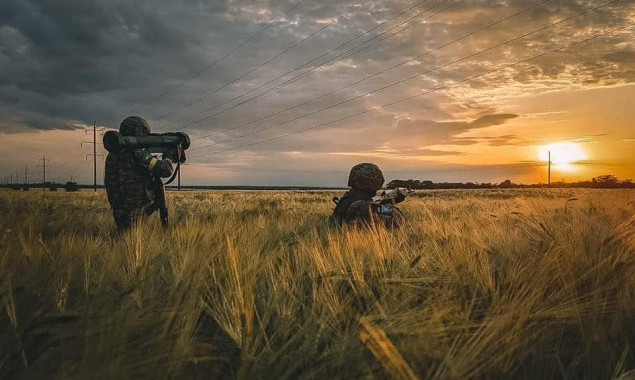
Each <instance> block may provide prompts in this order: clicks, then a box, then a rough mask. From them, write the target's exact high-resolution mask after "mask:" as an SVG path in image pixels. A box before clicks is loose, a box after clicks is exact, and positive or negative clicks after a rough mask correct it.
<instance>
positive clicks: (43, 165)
mask: <svg viewBox="0 0 635 380" xmlns="http://www.w3.org/2000/svg"><path fill="white" fill-rule="evenodd" d="M40 162H42V164H40ZM38 167H40V168H42V190H43V191H46V168H50V167H51V166H50V165H47V164H46V155H44V154H43V155H42V158H40V159H39V160H38Z"/></svg>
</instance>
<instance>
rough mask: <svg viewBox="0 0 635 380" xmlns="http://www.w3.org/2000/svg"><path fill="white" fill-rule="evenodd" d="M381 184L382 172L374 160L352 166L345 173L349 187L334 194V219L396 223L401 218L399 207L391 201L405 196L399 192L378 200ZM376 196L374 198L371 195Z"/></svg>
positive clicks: (337, 220) (338, 220) (388, 224)
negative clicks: (390, 198) (393, 197)
mask: <svg viewBox="0 0 635 380" xmlns="http://www.w3.org/2000/svg"><path fill="white" fill-rule="evenodd" d="M383 184H384V175H383V173H382V172H381V170H380V169H379V167H378V166H377V165H375V164H371V163H362V164H357V165H355V166H353V168H352V169H351V172H350V174H349V176H348V186H349V187H350V188H351V189H350V190H349V191H347V192H346V194H344V196H343V197H342V198H341V199H338V198H333V200H334V201H335V203H336V206H335V209H334V210H333V219H334V220H335V221H336V222H337V223H338V224H340V225H341V224H343V223H361V224H368V223H371V219H372V222H379V223H380V224H383V225H385V226H386V227H398V226H400V225H401V224H402V222H403V215H402V214H401V211H400V210H399V209H398V208H397V207H395V206H394V205H393V204H394V203H399V202H401V201H403V200H404V199H405V196H404V195H403V194H401V193H397V198H396V199H394V200H392V201H391V203H386V204H384V203H383V202H381V201H379V200H377V199H376V198H377V197H376V194H377V191H378V190H379V189H381V187H382V185H383ZM373 198H375V199H373Z"/></svg>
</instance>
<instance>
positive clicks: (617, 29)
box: [193, 23, 635, 157]
mask: <svg viewBox="0 0 635 380" xmlns="http://www.w3.org/2000/svg"><path fill="white" fill-rule="evenodd" d="M633 25H635V23H628V24H627V25H625V26H622V27H619V28H615V29H612V30H610V31H608V32H603V33H598V34H596V35H594V36H591V37H588V38H585V39H583V40H580V41H577V42H574V43H571V44H568V45H564V46H561V47H559V48H556V49H552V50H549V51H546V52H543V53H540V54H537V55H534V56H532V57H529V58H525V59H522V60H519V61H516V62H514V63H511V64H507V65H504V66H502V67H499V68H497V69H492V70H489V71H486V72H484V73H482V74H478V75H474V76H471V77H468V78H464V79H462V80H460V81H458V82H454V83H452V84H450V85H444V86H439V87H436V88H433V89H431V90H428V91H426V92H423V93H419V94H416V95H411V96H408V97H405V98H402V99H399V100H396V101H393V102H390V103H386V104H383V105H381V106H378V107H374V108H371V109H368V110H364V111H361V112H357V113H354V114H351V115H348V116H344V117H340V118H338V119H335V120H332V121H328V122H325V123H321V124H318V125H314V126H311V127H308V128H304V129H301V130H298V131H293V132H289V133H286V134H283V135H280V136H276V137H272V138H269V139H266V140H260V141H256V142H253V143H250V144H245V145H241V146H238V147H233V148H228V149H224V150H220V151H215V152H210V153H207V154H218V153H224V152H228V151H232V150H237V149H242V148H246V147H250V146H254V145H258V144H263V143H266V142H270V141H274V140H278V139H281V138H284V137H287V136H291V135H295V134H299V133H303V132H307V131H310V130H313V129H317V128H320V127H324V126H327V125H330V124H334V123H337V122H340V121H343V120H347V119H351V118H353V117H356V116H360V115H363V114H367V113H370V112H373V111H376V110H378V109H380V108H385V107H390V106H393V105H395V104H399V103H402V102H405V101H408V100H412V99H414V98H418V97H420V96H423V95H427V94H430V93H432V92H436V91H439V90H444V89H448V88H451V87H453V86H455V85H458V84H461V83H465V82H468V81H471V80H474V79H477V78H480V77H483V76H485V75H488V74H491V73H494V72H498V71H501V70H504V69H508V68H510V67H513V66H516V65H519V64H522V63H525V62H528V61H531V60H534V59H537V58H541V57H544V56H546V55H548V54H551V53H555V52H558V51H562V50H564V49H567V48H570V47H573V46H576V45H580V44H583V43H585V42H589V41H591V40H594V39H597V38H599V37H602V36H605V35H609V34H612V33H615V32H617V31H620V30H623V29H626V28H629V27H631V26H633ZM203 155H205V154H202V155H198V156H193V157H200V156H203Z"/></svg>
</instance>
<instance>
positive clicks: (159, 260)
mask: <svg viewBox="0 0 635 380" xmlns="http://www.w3.org/2000/svg"><path fill="white" fill-rule="evenodd" d="M339 193H341V192H328V191H304V192H294V191H284V192H282V191H281V192H272V191H271V192H256V191H254V192H248V191H235V192H232V191H226V192H220V191H197V192H172V191H170V192H168V193H167V199H168V206H169V209H170V213H171V215H170V216H171V226H170V228H169V229H168V230H163V229H162V228H161V227H160V224H159V221H158V217H157V216H153V217H152V218H150V219H148V220H145V221H143V223H142V224H141V225H140V226H139V227H138V228H135V229H133V230H132V231H130V232H129V233H126V234H125V235H123V236H121V237H118V238H117V237H115V236H114V223H113V221H112V218H111V214H110V209H109V207H108V203H107V201H106V197H105V194H104V193H103V191H99V192H97V193H93V192H92V191H90V192H89V191H82V192H80V193H63V192H57V193H48V192H47V193H45V194H43V193H42V192H41V191H35V190H32V191H30V192H28V193H26V192H24V193H23V192H18V191H10V190H0V213H1V215H2V218H1V219H0V236H1V239H0V251H1V252H0V255H1V256H0V294H1V297H2V298H1V302H2V314H1V316H0V378H32V379H36V378H37V379H42V378H55V379H86V378H100V379H131V378H153V379H154V378H158V379H164V378H187V379H198V378H240V379H252V378H263V379H264V378H266V379H324V378H332V379H350V378H356V379H358V378H398V379H402V378H421V379H470V378H483V379H509V378H516V379H534V378H540V379H564V378H567V379H600V378H603V379H608V378H616V379H617V378H619V379H626V378H633V377H635V191H632V190H577V189H568V190H543V189H538V190H502V189H501V190H477V191H469V190H465V191H459V190H457V191H420V192H418V193H415V194H413V195H412V196H410V197H409V198H408V199H407V200H406V201H405V202H404V203H403V204H402V205H403V207H402V209H403V211H404V214H405V216H406V219H407V224H406V225H405V226H404V227H403V228H401V229H399V230H386V229H383V228H380V227H374V226H371V227H369V228H344V229H340V228H336V227H333V226H331V225H330V224H329V220H328V216H329V215H330V212H331V210H332V207H333V203H332V202H331V201H330V199H331V197H332V196H333V195H336V194H339Z"/></svg>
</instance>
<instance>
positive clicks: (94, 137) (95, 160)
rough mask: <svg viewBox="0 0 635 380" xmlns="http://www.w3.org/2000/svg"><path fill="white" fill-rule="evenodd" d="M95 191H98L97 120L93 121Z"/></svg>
mask: <svg viewBox="0 0 635 380" xmlns="http://www.w3.org/2000/svg"><path fill="white" fill-rule="evenodd" d="M93 191H94V192H97V121H93Z"/></svg>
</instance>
